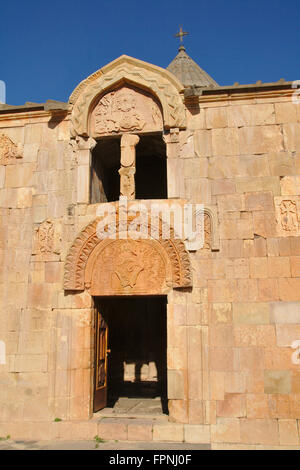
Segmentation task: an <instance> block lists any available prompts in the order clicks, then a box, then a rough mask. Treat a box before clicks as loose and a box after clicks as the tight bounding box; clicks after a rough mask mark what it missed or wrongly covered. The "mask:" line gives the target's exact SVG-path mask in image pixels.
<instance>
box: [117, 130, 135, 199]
mask: <svg viewBox="0 0 300 470" xmlns="http://www.w3.org/2000/svg"><path fill="white" fill-rule="evenodd" d="M139 140H140V139H139V137H138V136H137V135H132V134H125V135H123V136H122V138H121V168H120V170H119V174H120V177H121V181H120V195H121V196H126V197H127V198H128V199H129V200H130V199H131V200H132V199H134V198H135V181H134V175H135V147H136V145H137V144H138V143H139Z"/></svg>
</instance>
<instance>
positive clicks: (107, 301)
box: [65, 202, 191, 411]
mask: <svg viewBox="0 0 300 470" xmlns="http://www.w3.org/2000/svg"><path fill="white" fill-rule="evenodd" d="M132 204H134V202H132ZM115 206H117V204H116V203H115ZM128 214H130V215H128ZM128 214H127V215H128V217H127V230H126V228H125V231H124V230H123V231H120V220H119V213H118V212H117V213H116V214H114V215H111V224H112V225H113V224H114V223H115V222H116V233H115V234H114V236H115V238H102V239H101V238H99V232H98V233H97V226H98V223H99V221H100V220H101V219H100V218H98V219H96V220H94V221H93V222H91V223H90V224H89V225H88V226H87V227H85V229H84V230H83V231H82V232H81V233H80V234H79V235H78V237H77V238H76V239H75V241H74V243H73V245H72V247H71V249H70V251H69V254H68V256H67V262H66V265H65V290H67V291H76V290H77V291H82V290H87V291H88V292H89V293H90V294H91V295H92V296H93V299H94V305H95V316H94V321H95V346H94V347H95V363H94V392H95V394H94V405H93V409H94V411H96V410H97V409H100V408H101V407H104V406H106V404H107V399H108V398H109V400H110V401H113V400H114V399H115V398H116V397H118V394H119V396H120V393H121V394H125V395H127V396H129V395H130V394H131V395H135V396H140V397H147V396H153V397H158V398H159V399H160V400H161V402H162V404H163V405H164V410H165V409H166V406H165V403H166V400H167V392H166V382H167V379H166V377H167V364H166V355H167V318H166V315H167V313H166V311H167V302H166V294H167V293H168V292H169V291H170V290H171V289H172V288H174V287H176V288H179V287H190V286H191V266H190V262H189V255H188V253H187V251H186V249H185V246H184V243H183V242H182V241H181V240H180V239H178V238H175V237H174V238H173V237H172V238H169V239H163V238H162V233H161V226H160V231H159V233H158V235H159V236H158V238H157V239H154V238H151V237H150V236H149V237H148V238H147V239H132V238H130V231H129V230H128V229H129V227H130V224H131V222H132V221H133V215H132V214H131V213H130V206H129V207H128ZM108 227H110V223H108ZM122 228H123V229H124V226H123V227H122ZM146 228H148V229H149V227H148V224H147V227H146ZM144 229H145V227H144ZM144 233H145V230H144ZM148 233H150V232H148ZM172 233H173V232H172V230H171V234H172ZM125 235H126V237H125ZM131 235H132V234H131ZM173 235H174V233H173ZM139 344H140V347H138V345H139ZM109 354H111V356H109ZM108 390H110V392H109V393H110V395H109V396H108Z"/></svg>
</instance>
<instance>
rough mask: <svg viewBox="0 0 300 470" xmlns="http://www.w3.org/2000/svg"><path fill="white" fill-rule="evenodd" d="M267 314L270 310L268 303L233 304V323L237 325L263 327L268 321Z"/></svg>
mask: <svg viewBox="0 0 300 470" xmlns="http://www.w3.org/2000/svg"><path fill="white" fill-rule="evenodd" d="M269 312H270V308H269V304H268V303H263V302H243V303H233V322H234V323H238V324H254V325H265V324H268V323H269V321H270V320H269V315H270V313H269Z"/></svg>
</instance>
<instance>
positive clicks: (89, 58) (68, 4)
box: [0, 0, 300, 105]
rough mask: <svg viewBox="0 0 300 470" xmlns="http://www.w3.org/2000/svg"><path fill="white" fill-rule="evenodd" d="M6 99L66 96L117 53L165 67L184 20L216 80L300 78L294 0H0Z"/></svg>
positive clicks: (298, 9) (299, 5)
mask: <svg viewBox="0 0 300 470" xmlns="http://www.w3.org/2000/svg"><path fill="white" fill-rule="evenodd" d="M0 8H1V10H0V80H4V81H5V82H6V92H7V96H6V102H7V103H9V104H16V105H17V104H23V103H24V102H25V101H34V102H44V101H46V100H47V99H49V98H50V99H57V100H61V101H67V100H68V97H69V96H70V94H71V92H72V90H73V89H74V88H75V87H76V85H77V84H78V83H79V82H80V81H81V80H82V79H84V78H85V77H87V76H88V75H90V74H91V73H93V72H94V71H96V70H97V69H99V68H100V67H102V66H103V65H105V64H107V63H109V62H110V61H112V60H114V59H115V58H117V57H119V56H120V55H122V54H127V55H130V56H133V57H136V58H138V59H142V60H145V61H147V62H151V63H153V64H156V65H159V66H161V67H166V66H167V65H168V64H169V63H170V62H171V60H172V59H173V58H174V56H175V55H176V53H177V49H178V40H177V39H175V38H174V37H173V35H174V34H175V33H176V32H177V31H178V29H179V26H180V25H181V24H182V26H183V29H184V30H187V31H189V32H190V35H189V36H188V37H187V38H186V39H185V46H186V49H187V52H188V54H189V55H190V56H191V57H192V58H193V59H194V60H195V61H196V62H197V63H198V64H199V65H200V66H201V67H202V68H204V69H205V70H206V71H207V72H208V73H209V74H210V75H211V76H212V77H213V78H214V79H215V80H216V81H217V82H218V83H219V84H220V85H231V84H233V83H234V82H240V83H254V82H256V81H257V80H262V81H263V82H270V81H277V80H279V79H280V78H285V79H286V80H297V79H300V67H299V44H300V1H299V0H289V1H283V0H251V1H250V0H214V1H211V0H152V1H149V0H147V1H144V0H140V1H138V0H127V1H126V0H124V1H120V0H113V1H109V0H97V1H96V0H72V1H71V0H51V1H42V0H25V1H21V0H18V1H16V0H10V1H7V0H6V1H5V0H2V1H1V7H0Z"/></svg>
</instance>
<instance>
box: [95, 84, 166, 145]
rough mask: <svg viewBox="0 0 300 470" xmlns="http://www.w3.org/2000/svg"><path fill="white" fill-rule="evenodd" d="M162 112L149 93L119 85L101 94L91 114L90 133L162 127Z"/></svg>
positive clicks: (108, 133) (137, 130) (133, 130)
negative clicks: (119, 86) (115, 88)
mask: <svg viewBox="0 0 300 470" xmlns="http://www.w3.org/2000/svg"><path fill="white" fill-rule="evenodd" d="M162 124H163V123H162V115H161V111H160V109H159V106H158V105H157V103H156V102H155V101H154V100H153V98H152V97H151V96H148V95H146V94H143V93H139V92H137V91H135V90H134V89H132V88H129V87H122V88H120V89H118V90H116V91H112V92H110V93H107V94H106V95H104V96H103V97H102V98H101V99H100V101H99V102H98V104H97V105H96V107H95V108H94V110H93V112H92V115H91V135H92V136H93V137H99V136H101V135H111V134H118V133H124V132H144V131H146V132H149V131H155V130H160V129H161V128H162Z"/></svg>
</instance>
